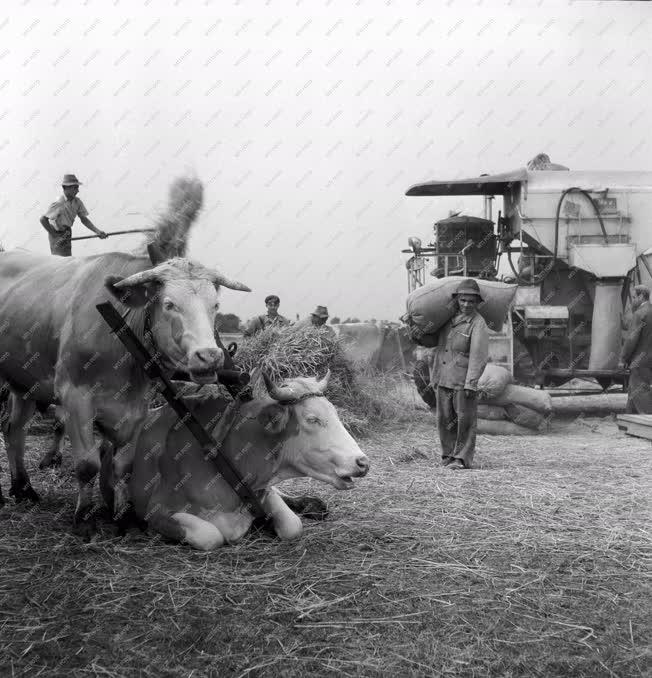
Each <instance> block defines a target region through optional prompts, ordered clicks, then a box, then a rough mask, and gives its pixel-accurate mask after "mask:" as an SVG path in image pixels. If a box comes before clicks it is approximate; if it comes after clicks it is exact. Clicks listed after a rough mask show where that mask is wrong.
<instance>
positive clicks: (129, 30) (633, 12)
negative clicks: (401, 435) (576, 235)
mask: <svg viewBox="0 0 652 678" xmlns="http://www.w3.org/2000/svg"><path fill="white" fill-rule="evenodd" d="M651 26H652V6H650V4H648V3H641V2H631V3H629V2H590V1H581V2H555V1H551V2H518V1H514V2H489V1H482V0H481V1H479V2H462V1H456V0H448V1H447V2H436V1H430V2H426V1H425V0H412V1H410V0H402V1H400V2H399V1H392V0H384V1H382V2H380V1H378V2H376V1H371V0H359V1H358V2H352V1H350V0H349V1H348V2H345V1H341V0H333V1H328V0H324V1H320V0H313V1H311V2H308V1H307V0H303V1H302V0H295V1H290V0H288V1H285V0H269V1H268V2H265V1H264V0H257V1H254V0H242V1H240V2H238V1H237V0H236V1H231V2H218V1H217V0H204V1H201V2H199V1H194V0H183V2H181V1H180V0H178V1H176V2H173V1H171V0H158V1H157V0H145V1H139V0H131V1H129V2H126V1H124V0H115V1H114V2H107V1H106V0H104V1H103V2H102V1H100V0H87V1H86V2H66V1H65V0H62V1H57V0H54V1H52V0H48V1H47V2H46V1H35V0H31V1H30V0H24V1H21V2H15V1H9V2H5V3H3V5H2V10H0V241H1V242H2V243H3V244H4V246H5V248H8V249H10V248H14V247H23V248H28V249H30V250H33V251H36V252H42V253H47V252H48V244H47V235H46V233H45V231H44V230H43V229H42V227H41V226H40V224H39V217H40V216H41V215H42V214H43V213H44V212H45V210H46V209H47V206H48V205H49V204H50V202H52V200H54V199H55V198H56V197H57V196H58V195H59V194H60V193H61V189H60V182H61V177H62V175H63V174H64V173H75V174H76V175H77V176H78V177H79V179H80V180H81V181H82V182H83V186H82V187H81V191H80V194H79V197H80V198H82V200H83V201H84V202H85V204H86V206H87V208H88V209H89V211H90V217H91V219H92V221H93V222H94V223H95V225H96V226H98V227H100V228H102V229H104V230H106V231H112V230H122V229H126V228H138V227H144V226H148V225H151V224H152V223H153V221H154V219H155V217H156V214H157V213H158V211H160V210H161V209H162V208H163V206H164V205H165V202H166V199H167V191H168V187H169V185H170V182H171V181H172V180H173V179H174V177H176V176H179V175H182V174H185V173H194V174H196V175H197V176H198V177H199V178H200V179H201V180H202V182H203V183H204V186H205V205H204V208H203V210H202V213H201V215H200V217H199V219H198V220H197V222H196V224H195V225H194V227H193V232H192V236H191V242H190V249H189V256H191V257H192V258H195V259H197V260H199V261H201V262H202V263H204V264H206V265H210V266H213V267H216V268H219V269H220V270H221V271H222V272H223V273H225V274H227V275H229V276H231V277H234V278H237V279H239V280H241V281H243V282H245V283H246V284H248V285H249V286H250V287H251V288H252V290H253V291H252V292H251V293H250V294H243V293H238V292H233V291H229V290H224V292H223V294H222V311H223V312H224V313H229V312H233V313H236V314H238V315H239V316H240V317H241V318H243V319H245V318H249V317H251V316H252V315H254V314H257V313H263V312H264V311H265V308H264V303H263V299H264V297H265V296H266V295H267V294H269V293H275V294H278V295H279V296H280V297H281V309H280V312H281V313H283V314H285V315H287V316H289V317H291V318H294V317H295V316H296V314H299V315H300V316H302V317H303V316H304V315H306V314H308V313H309V312H310V311H311V310H312V309H313V308H314V307H315V306H316V305H317V304H321V305H326V306H328V308H329V310H330V313H331V316H339V317H341V318H345V317H346V316H357V317H360V318H361V319H368V318H372V317H374V318H378V319H388V320H397V319H398V317H399V316H400V315H401V314H402V313H403V312H404V309H405V297H406V294H407V277H406V270H405V261H406V258H407V257H406V255H404V254H401V249H404V248H405V247H407V238H408V237H409V236H411V235H416V236H419V237H421V238H422V240H423V241H424V242H428V241H429V239H430V238H431V237H432V225H433V223H434V222H435V221H437V220H438V219H441V218H444V217H446V216H448V213H449V210H451V209H454V210H464V211H465V213H466V214H474V215H477V216H482V202H481V200H480V199H478V198H423V197H421V198H419V197H412V198H408V197H406V196H405V191H406V190H407V188H408V187H409V186H411V185H412V184H415V183H418V182H420V181H427V180H433V179H450V178H462V177H464V176H476V175H478V174H481V173H484V172H489V173H492V172H503V171H508V170H511V169H515V168H518V167H523V166H524V165H525V164H526V163H527V161H528V160H529V159H531V158H532V157H534V156H535V155H536V154H537V153H541V152H544V153H547V154H548V155H549V156H550V158H551V159H552V161H553V162H557V163H560V164H563V165H565V166H567V167H570V168H571V169H589V170H590V169H596V170H597V169H614V170H650V169H652V167H651V166H652V163H650V161H649V155H650V143H651V141H650V138H649V130H650V128H651V125H650V122H651V108H652V95H651V94H650V91H651V90H650V86H649V81H648V75H647V74H648V73H650V72H651V70H652V69H651V64H650V52H651V51H652V47H650V43H649V40H648V37H649V35H650V28H651ZM499 207H500V205H496V207H495V210H497V209H498V208H499ZM86 234H90V233H89V232H88V231H87V230H86V229H85V228H84V227H83V225H81V224H80V223H79V222H77V223H76V225H75V227H74V230H73V235H86ZM137 243H138V236H121V237H119V236H116V237H114V238H110V239H108V240H105V241H99V240H87V241H81V242H80V243H73V246H74V249H73V252H74V254H75V255H87V254H95V253H99V252H104V251H112V250H126V251H130V250H131V249H133V248H134V247H136V245H137Z"/></svg>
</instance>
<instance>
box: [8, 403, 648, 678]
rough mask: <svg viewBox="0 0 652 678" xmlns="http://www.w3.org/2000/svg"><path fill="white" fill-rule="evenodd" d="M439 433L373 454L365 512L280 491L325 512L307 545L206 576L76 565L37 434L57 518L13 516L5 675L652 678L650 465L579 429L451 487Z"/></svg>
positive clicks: (59, 496)
mask: <svg viewBox="0 0 652 678" xmlns="http://www.w3.org/2000/svg"><path fill="white" fill-rule="evenodd" d="M399 397H400V396H398V395H397V396H396V398H399ZM405 397H411V396H410V395H409V394H408V396H405ZM415 402H416V399H415ZM432 424H433V422H432V415H431V414H430V413H429V412H425V411H422V410H421V411H418V410H415V409H413V415H412V418H411V421H410V422H409V423H408V422H405V421H404V422H403V423H401V424H400V425H396V424H394V425H390V426H389V427H388V428H385V429H384V430H377V431H376V432H375V433H372V434H371V435H370V436H368V437H366V438H364V439H361V447H362V448H363V450H364V451H365V452H366V453H367V454H368V455H369V457H370V459H371V463H372V468H371V471H370V474H369V476H368V477H367V478H364V479H363V480H361V481H359V482H357V487H356V488H355V489H354V490H353V491H351V492H337V491H335V490H333V489H331V488H330V487H328V486H324V485H320V484H318V483H313V482H308V481H295V482H288V483H286V484H285V486H286V489H289V490H296V491H297V492H299V491H304V490H308V491H309V492H311V493H314V494H317V495H319V496H320V497H322V498H325V499H326V500H327V501H328V503H329V506H330V509H331V516H330V518H329V519H328V520H327V521H325V522H321V523H317V522H313V523H310V522H307V521H306V522H305V523H304V524H305V533H304V536H303V537H302V538H301V539H300V540H299V541H296V542H292V543H282V542H280V541H278V540H276V539H274V538H272V537H271V536H269V535H268V534H267V533H264V532H258V533H254V534H252V535H250V536H249V537H248V538H247V539H246V540H245V541H244V542H243V543H241V544H239V545H237V546H232V547H226V548H223V549H221V550H219V551H216V552H213V553H209V554H205V553H199V552H196V551H191V550H190V549H189V548H185V547H178V546H171V545H168V544H165V543H163V542H161V541H160V540H158V539H155V538H153V537H150V536H147V535H146V534H141V533H131V534H129V535H128V536H127V537H125V538H123V539H117V538H115V537H113V536H112V535H111V531H110V530H109V528H108V525H105V526H104V527H103V529H102V532H101V533H100V534H99V535H98V536H97V537H96V539H95V540H94V541H92V542H91V543H87V544H84V543H81V542H80V541H79V540H78V539H77V538H75V537H73V536H72V535H71V534H70V523H71V520H72V512H73V506H74V496H75V490H74V483H73V479H72V467H71V462H70V458H69V456H67V455H66V456H65V462H64V466H63V468H62V469H60V470H59V471H52V470H49V471H43V472H39V471H38V470H37V464H38V458H39V455H40V454H41V453H42V452H43V450H44V448H45V445H46V442H47V438H46V437H45V436H44V431H43V430H42V429H34V430H33V432H32V435H30V436H29V437H28V451H27V459H28V464H29V468H30V471H32V473H33V476H32V477H33V482H34V485H35V487H36V488H37V489H38V490H40V491H41V493H42V497H43V500H42V502H41V504H40V505H39V506H36V507H31V506H27V505H21V506H15V505H14V504H13V502H8V503H7V505H6V506H5V507H4V508H2V509H0V657H1V663H0V673H1V674H2V675H3V676H4V675H6V676H30V677H31V676H125V677H131V676H140V675H142V676H152V677H156V678H159V677H162V676H330V675H332V676H335V675H345V676H392V677H393V676H429V675H432V676H441V675H451V676H542V677H543V676H545V677H549V676H621V677H624V676H642V675H646V674H647V675H649V672H650V646H649V632H650V622H651V619H650V609H651V606H650V602H651V601H650V591H649V588H648V584H649V581H648V579H647V576H648V575H649V556H650V550H649V547H650V541H649V536H648V534H647V532H646V528H647V527H648V526H649V517H650V512H649V497H650V489H651V486H652V482H651V476H650V451H651V450H650V443H649V442H647V441H644V440H638V439H635V438H626V437H625V436H623V435H622V434H621V433H619V432H618V431H617V428H616V425H615V423H614V422H613V421H612V419H611V418H610V417H607V418H591V417H584V418H581V419H579V420H575V419H570V418H566V419H564V420H555V421H554V423H553V427H552V429H551V430H550V431H549V432H547V433H546V434H545V435H538V436H533V437H531V438H523V437H519V438H512V439H510V438H506V437H497V436H496V437H488V436H480V438H479V452H478V455H477V457H476V460H477V468H476V469H475V470H472V471H463V472H451V471H446V470H444V469H443V468H442V467H441V466H439V465H438V459H437V445H436V443H435V437H434V429H433V425H432ZM3 457H4V453H3ZM3 466H4V464H3ZM2 482H3V484H4V487H7V483H8V478H7V475H6V473H3V474H2Z"/></svg>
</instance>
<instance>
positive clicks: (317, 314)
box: [294, 306, 335, 334]
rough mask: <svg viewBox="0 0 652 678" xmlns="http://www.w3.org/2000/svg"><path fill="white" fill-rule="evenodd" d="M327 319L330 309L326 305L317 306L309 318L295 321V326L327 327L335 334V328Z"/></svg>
mask: <svg viewBox="0 0 652 678" xmlns="http://www.w3.org/2000/svg"><path fill="white" fill-rule="evenodd" d="M327 320H328V309H327V308H326V306H317V308H316V309H315V310H314V311H313V312H312V313H311V314H310V315H309V316H308V317H307V318H303V320H299V321H298V322H296V323H294V327H308V326H310V327H325V328H326V329H327V330H329V331H330V332H331V333H332V334H335V331H334V330H333V328H332V327H329V326H328V325H326V321H327Z"/></svg>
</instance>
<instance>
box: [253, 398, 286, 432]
mask: <svg viewBox="0 0 652 678" xmlns="http://www.w3.org/2000/svg"><path fill="white" fill-rule="evenodd" d="M289 419H290V409H289V408H288V407H284V406H283V405H279V404H278V403H270V404H269V405H265V407H263V409H262V410H261V411H260V412H259V414H258V421H259V422H260V424H261V425H262V426H263V428H264V429H265V433H269V434H271V435H278V434H279V433H282V432H283V431H284V430H285V427H286V426H287V425H288V421H289Z"/></svg>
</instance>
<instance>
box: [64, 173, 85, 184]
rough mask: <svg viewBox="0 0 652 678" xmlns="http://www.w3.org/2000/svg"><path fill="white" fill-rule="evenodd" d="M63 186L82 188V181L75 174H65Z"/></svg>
mask: <svg viewBox="0 0 652 678" xmlns="http://www.w3.org/2000/svg"><path fill="white" fill-rule="evenodd" d="M61 185H62V186H81V181H79V179H77V177H76V176H75V175H74V174H64V175H63V181H62V182H61Z"/></svg>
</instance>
